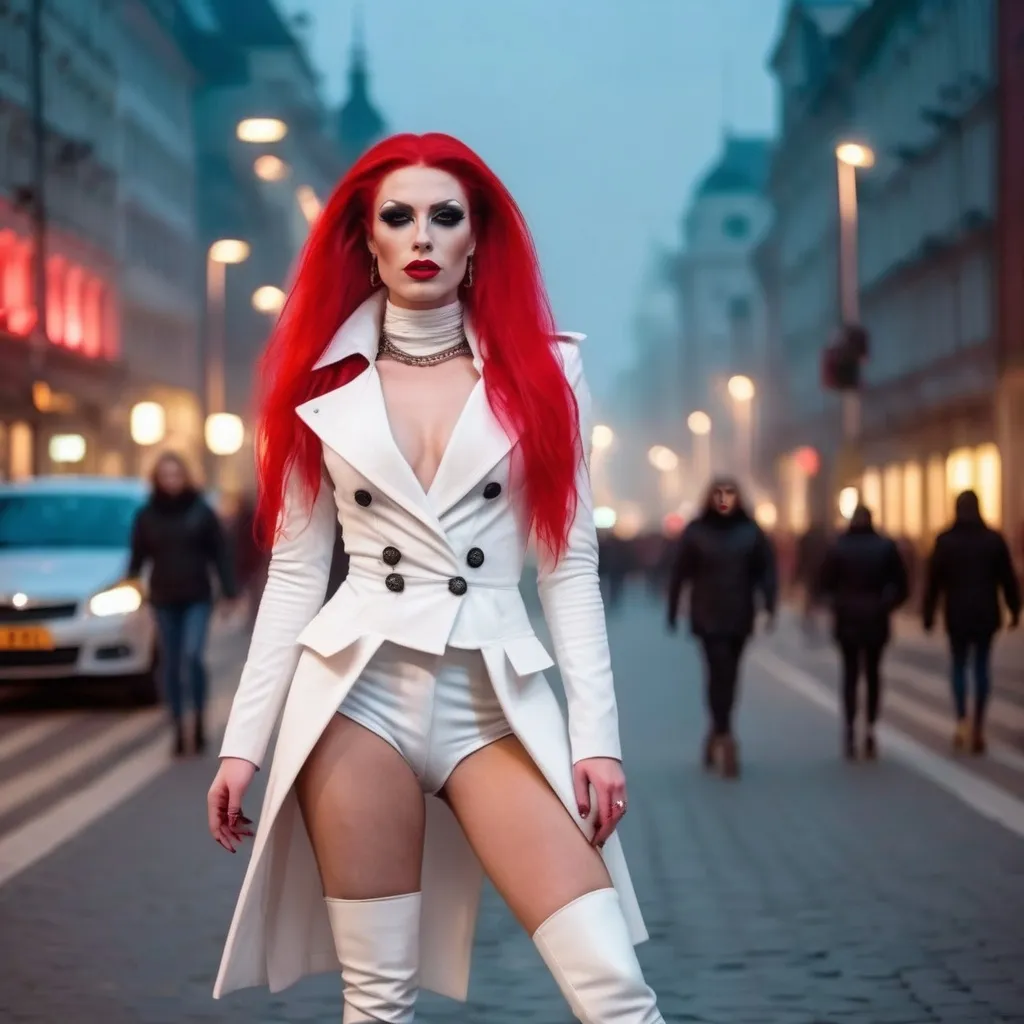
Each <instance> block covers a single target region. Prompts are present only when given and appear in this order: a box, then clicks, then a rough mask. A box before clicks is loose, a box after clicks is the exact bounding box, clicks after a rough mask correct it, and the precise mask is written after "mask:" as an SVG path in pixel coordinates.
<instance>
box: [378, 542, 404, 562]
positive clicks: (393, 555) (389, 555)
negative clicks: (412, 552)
mask: <svg viewBox="0 0 1024 1024" xmlns="http://www.w3.org/2000/svg"><path fill="white" fill-rule="evenodd" d="M380 557H381V558H383V559H384V562H385V563H386V564H387V565H398V563H399V562H400V561H401V560H402V552H401V551H399V550H398V548H394V547H392V546H391V545H390V544H389V545H388V546H387V547H386V548H385V549H384V550H383V552H382V553H381V556H380Z"/></svg>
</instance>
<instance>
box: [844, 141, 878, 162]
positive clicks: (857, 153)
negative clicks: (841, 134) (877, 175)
mask: <svg viewBox="0 0 1024 1024" xmlns="http://www.w3.org/2000/svg"><path fill="white" fill-rule="evenodd" d="M836 159H837V160H838V161H839V162H840V163H844V164H847V165H848V166H850V167H874V166H875V151H874V150H873V149H872V148H871V147H870V146H864V145H861V143H859V142H841V143H840V144H839V145H838V146H836Z"/></svg>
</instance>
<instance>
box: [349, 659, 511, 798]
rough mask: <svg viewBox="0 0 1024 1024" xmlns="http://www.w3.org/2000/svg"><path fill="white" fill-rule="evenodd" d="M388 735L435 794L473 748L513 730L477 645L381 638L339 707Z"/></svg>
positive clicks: (424, 786) (423, 784)
mask: <svg viewBox="0 0 1024 1024" xmlns="http://www.w3.org/2000/svg"><path fill="white" fill-rule="evenodd" d="M338 711H339V713H340V714H343V715H344V716H345V717H346V718H350V719H352V721H353V722H358V723H359V724H360V725H361V726H363V727H364V728H366V729H369V730H370V731H371V732H373V733H375V734H376V735H378V736H379V737H380V738H381V739H383V740H386V741H387V742H388V743H390V744H391V746H393V747H394V748H395V750H397V751H398V752H399V754H401V755H402V757H403V758H404V759H405V761H406V762H407V763H408V765H409V767H410V768H412V770H413V771H414V772H415V773H416V777H417V778H418V779H419V781H420V786H421V787H422V789H423V791H424V792H425V793H431V794H435V793H437V792H438V791H440V789H441V788H442V787H443V786H444V784H445V783H446V782H447V781H448V776H449V775H451V773H452V772H453V771H454V770H455V767H456V765H458V763H459V762H460V761H462V760H463V759H464V758H466V757H468V756H469V755H470V754H472V753H474V752H475V751H477V750H479V749H480V748H481V747H486V746H487V745H488V744H489V743H493V742H494V741H495V740H500V739H501V738H502V737H503V736H510V735H511V734H512V727H511V726H510V725H509V724H508V721H507V720H506V718H505V712H504V711H502V709H501V704H500V703H499V702H498V697H497V695H496V694H495V692H494V687H493V686H492V685H491V679H490V676H489V675H488V674H487V668H486V666H485V665H484V659H483V655H482V654H481V653H480V652H479V651H465V650H460V649H458V648H454V647H449V648H448V649H447V651H445V653H444V654H424V653H423V652H422V651H414V650H412V649H411V648H408V647H401V646H399V645H398V644H393V643H390V642H385V643H384V644H382V645H381V647H380V649H379V650H378V651H377V653H376V654H374V656H373V657H372V658H371V659H370V662H369V664H368V665H367V666H366V668H364V669H363V671H362V673H361V674H360V676H359V678H358V679H357V680H356V681H355V682H354V683H353V684H352V689H351V690H349V692H348V694H347V696H346V697H345V699H344V700H343V701H342V702H341V707H340V708H338Z"/></svg>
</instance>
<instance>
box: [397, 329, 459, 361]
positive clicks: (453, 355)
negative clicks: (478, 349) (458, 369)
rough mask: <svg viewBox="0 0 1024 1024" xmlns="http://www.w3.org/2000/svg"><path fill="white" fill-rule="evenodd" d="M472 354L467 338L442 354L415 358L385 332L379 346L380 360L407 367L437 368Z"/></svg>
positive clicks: (443, 350)
mask: <svg viewBox="0 0 1024 1024" xmlns="http://www.w3.org/2000/svg"><path fill="white" fill-rule="evenodd" d="M472 354H473V350H472V349H471V348H470V347H469V342H468V341H467V340H466V338H465V337H463V339H462V341H458V342H456V343H455V344H454V345H451V346H449V347H448V348H445V349H442V350H441V351H440V352H431V353H430V355H427V356H413V355H410V354H409V353H408V352H403V351H402V350H401V349H400V348H399V347H398V346H397V345H396V344H395V343H394V342H393V341H392V340H391V339H390V338H389V337H388V336H387V335H386V334H385V333H384V332H383V331H381V335H380V342H379V343H378V345H377V358H378V359H394V360H395V362H396V363H405V365H406V366H437V364H438V363H446V362H448V360H449V359H457V358H458V357H459V356H471V355H472Z"/></svg>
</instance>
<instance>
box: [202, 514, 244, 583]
mask: <svg viewBox="0 0 1024 1024" xmlns="http://www.w3.org/2000/svg"><path fill="white" fill-rule="evenodd" d="M207 545H208V550H209V553H210V561H211V562H213V565H214V567H215V568H216V570H217V577H218V578H219V579H220V590H221V596H222V597H224V598H227V599H228V600H229V601H230V600H232V599H233V598H235V597H237V596H238V585H237V583H236V582H235V566H234V559H233V558H232V557H231V551H230V549H229V548H228V543H227V539H226V538H225V536H224V528H223V527H222V526H221V524H220V520H219V519H218V518H217V513H216V512H214V511H213V509H209V518H208V519H207Z"/></svg>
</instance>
